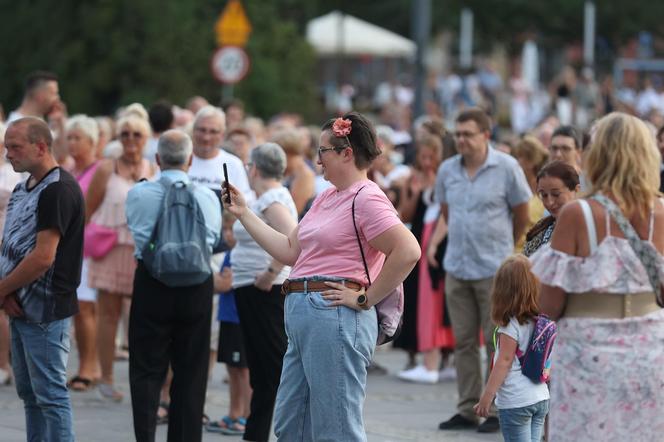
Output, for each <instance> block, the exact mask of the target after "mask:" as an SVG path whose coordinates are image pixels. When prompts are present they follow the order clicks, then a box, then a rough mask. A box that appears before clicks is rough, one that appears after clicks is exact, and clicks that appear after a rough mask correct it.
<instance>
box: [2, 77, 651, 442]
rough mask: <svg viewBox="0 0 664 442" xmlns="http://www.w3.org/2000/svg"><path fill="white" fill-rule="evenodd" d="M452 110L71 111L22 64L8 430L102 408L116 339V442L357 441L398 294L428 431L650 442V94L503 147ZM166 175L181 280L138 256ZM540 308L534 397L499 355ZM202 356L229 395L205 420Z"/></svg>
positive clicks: (150, 236)
mask: <svg viewBox="0 0 664 442" xmlns="http://www.w3.org/2000/svg"><path fill="white" fill-rule="evenodd" d="M572 76H573V75H572V73H570V72H567V73H566V75H565V76H562V77H561V78H565V79H567V82H568V83H569V84H568V83H565V82H561V87H562V86H563V85H566V86H565V87H568V89H569V88H571V85H572V84H573V85H574V87H575V88H576V89H574V93H573V94H572V95H574V96H575V97H584V94H582V93H581V92H583V91H581V92H579V91H577V89H578V88H580V87H581V86H580V84H581V83H583V81H586V80H587V81H586V83H587V82H589V81H591V80H592V79H591V78H589V77H588V74H587V73H583V75H582V76H583V78H585V80H579V81H578V82H577V81H576V80H575V82H572V80H570V78H572ZM485 77H486V78H485ZM485 77H482V78H484V80H482V81H483V82H487V84H491V85H493V86H494V88H493V89H492V90H496V88H497V87H498V86H497V84H499V83H497V82H496V81H494V80H495V78H494V79H493V80H492V78H493V77H491V76H490V75H487V76H485ZM586 77H588V78H586ZM448 80H449V81H448V83H449V84H450V85H453V84H455V82H454V81H452V80H453V79H448ZM478 81H479V80H478ZM462 83H463V82H462ZM478 84H484V83H482V82H480V83H478ZM448 86H449V85H448ZM517 86H518V85H516V84H515V85H513V87H514V88H517ZM588 87H589V88H590V86H588ZM590 89H593V90H594V87H592V88H590ZM471 92H472V91H468V93H467V94H466V95H468V99H470V98H472V97H475V96H476V94H473V93H471ZM457 93H458V94H459V93H461V92H459V91H457ZM567 93H568V94H570V93H571V92H570V91H569V90H568V91H567ZM598 93H599V92H598ZM448 95H449V94H447V95H441V96H445V97H447V96H448ZM559 95H561V96H566V95H565V94H563V93H562V92H560V94H559ZM586 95H587V94H586ZM464 96H465V95H464ZM481 96H484V95H482V94H479V95H477V97H481ZM452 97H454V95H452ZM462 98H463V97H462ZM579 99H580V98H579ZM403 100H404V98H403V97H402V98H401V101H403ZM459 100H461V98H459V96H457V97H456V98H452V101H451V103H457V102H459ZM639 102H640V101H639ZM464 103H465V104H464V105H463V106H461V107H455V105H453V104H450V105H449V106H447V107H446V106H441V107H440V109H444V111H445V113H444V114H443V112H442V111H436V112H430V113H429V114H428V115H426V116H424V117H423V118H420V119H418V120H416V121H414V122H412V123H411V122H410V117H409V116H408V113H407V112H405V111H403V109H404V103H400V102H399V100H397V97H396V96H395V97H393V100H388V101H387V102H386V103H383V104H384V106H383V107H382V108H381V110H382V112H380V113H379V114H377V115H374V116H371V117H369V116H367V115H364V114H360V113H358V112H347V113H344V114H343V115H340V116H338V118H333V119H330V120H328V121H326V122H324V123H323V125H322V126H321V128H320V129H319V128H317V127H312V126H307V125H305V123H304V120H303V118H302V117H301V116H299V115H295V114H288V113H284V114H280V115H276V116H274V117H273V118H272V119H270V120H269V121H268V122H264V121H263V120H261V119H259V118H256V117H252V116H248V115H245V112H244V106H243V104H242V103H241V102H240V101H237V100H236V101H232V102H229V103H227V104H226V105H225V106H224V108H223V109H222V108H219V107H216V106H213V105H210V104H209V103H208V102H207V100H205V99H204V98H202V97H193V98H192V99H190V100H189V101H188V102H187V103H186V105H185V106H183V107H179V106H175V105H173V104H171V103H168V102H166V101H159V102H156V103H154V104H152V105H151V106H150V107H149V108H147V109H146V108H145V107H144V106H143V105H141V104H139V103H134V104H130V105H128V106H126V107H123V108H121V109H119V110H118V111H117V113H116V115H115V116H114V117H113V118H111V117H107V116H103V117H102V116H99V117H91V116H86V115H73V116H68V115H67V113H66V107H65V106H64V104H63V102H62V100H61V99H60V97H59V94H58V82H57V76H55V75H54V74H52V73H48V72H35V73H34V74H32V75H31V76H30V77H29V78H28V79H27V81H26V90H25V97H24V100H23V102H22V104H21V105H20V107H18V108H17V109H16V110H15V111H13V112H12V113H11V114H10V115H9V118H8V119H7V121H6V122H4V123H0V147H2V148H3V150H4V152H5V153H3V155H1V156H0V222H2V223H5V225H4V229H3V230H2V232H3V238H2V247H1V248H0V276H1V277H2V279H0V304H1V305H2V310H0V384H2V385H9V384H10V383H14V384H15V385H16V388H17V391H18V394H19V397H20V398H21V399H22V400H23V401H24V402H25V408H26V421H27V428H28V437H29V438H34V439H35V440H73V430H72V423H71V422H72V410H71V406H70V402H69V395H70V394H76V392H81V391H88V390H90V389H96V391H97V392H98V394H99V395H100V396H101V397H102V398H103V399H105V400H109V401H115V402H121V401H123V400H124V394H125V393H124V392H122V391H121V390H120V389H119V388H117V387H116V385H115V383H114V376H113V369H114V361H115V360H116V359H117V358H119V357H123V351H126V350H128V352H129V355H128V357H129V370H130V373H129V377H130V387H131V403H132V410H133V419H134V431H135V436H136V439H137V440H140V441H151V440H154V437H155V428H156V425H158V424H161V423H168V424H169V429H168V439H169V440H172V441H177V440H188V441H189V440H200V439H201V435H202V430H203V429H205V430H206V431H210V432H217V433H222V434H236V435H237V434H240V435H243V437H244V439H245V440H255V441H264V440H268V439H269V437H270V432H271V427H272V425H273V424H274V431H275V433H276V435H277V437H278V438H279V439H280V440H284V441H287V440H301V439H311V440H330V441H341V440H343V441H354V440H357V441H362V440H366V435H365V432H364V424H363V419H362V406H363V402H364V397H365V389H366V384H367V377H368V374H369V373H371V372H374V371H380V367H379V366H377V365H376V363H375V362H373V361H372V360H373V356H374V349H375V347H376V341H377V339H378V335H379V332H380V327H379V324H377V321H376V315H377V310H376V306H377V305H378V304H379V303H380V301H381V300H383V299H385V298H386V297H387V296H388V295H389V294H390V293H391V292H392V291H393V290H395V288H397V287H398V286H399V284H401V283H402V282H403V288H404V295H405V296H404V308H403V324H402V327H401V329H400V334H398V335H397V336H396V337H395V340H394V342H393V344H390V345H392V346H393V347H394V348H396V349H400V350H403V351H404V360H405V364H404V365H405V367H404V369H403V371H401V372H400V373H398V378H399V379H401V380H402V381H406V382H417V383H426V384H433V383H437V382H443V381H454V382H456V385H457V388H458V404H457V412H456V413H455V414H454V415H453V416H451V417H449V418H448V419H446V420H444V421H443V422H441V423H440V424H439V429H440V430H443V431H445V430H459V429H477V431H480V432H496V431H500V430H502V433H503V436H504V438H505V440H507V441H521V440H533V441H534V440H540V439H541V436H542V434H543V433H545V432H546V433H547V440H551V441H564V440H598V441H599V440H602V441H606V440H623V439H625V438H627V437H632V438H634V437H636V436H635V435H637V436H638V437H637V440H655V439H657V437H658V436H657V435H658V434H659V433H661V431H662V430H663V429H664V428H663V427H664V420H662V419H661V418H658V413H657V411H658V409H659V408H660V407H659V406H660V405H662V401H663V400H664V399H662V395H661V394H660V393H661V384H662V383H663V382H664V372H663V371H662V370H664V369H663V368H661V367H664V364H663V363H664V350H662V349H660V348H659V346H658V345H657V342H658V339H660V338H661V337H662V336H661V335H662V334H663V333H664V324H663V322H662V321H664V317H663V316H662V315H663V314H664V312H662V310H661V309H660V305H662V304H663V303H662V302H661V294H660V291H661V288H660V285H661V283H662V282H664V258H663V257H662V253H663V252H664V230H663V229H664V224H663V223H662V219H664V206H663V205H662V204H663V203H662V202H661V200H660V190H661V182H662V180H661V178H662V176H661V174H662V172H661V171H662V170H664V167H662V166H661V165H662V164H663V163H662V160H661V158H662V154H661V150H662V149H663V148H664V121H662V122H658V120H657V118H653V115H654V113H653V112H655V111H657V109H656V106H655V105H654V104H653V106H655V107H653V108H649V109H648V111H647V112H646V113H645V114H644V113H643V112H642V111H641V110H639V106H638V102H637V105H635V106H633V107H631V108H630V107H627V106H624V107H614V108H606V109H600V108H599V107H593V112H589V113H588V114H587V115H583V116H574V117H573V118H572V117H570V118H569V119H568V120H565V118H561V112H563V113H564V112H565V110H562V111H561V110H560V106H557V105H556V106H552V107H550V110H551V112H550V113H543V114H542V115H541V117H540V118H539V121H537V122H535V123H534V124H527V125H523V126H521V127H520V128H515V127H514V125H515V121H516V122H518V120H515V118H518V115H519V114H518V112H517V113H516V114H513V119H512V123H511V125H512V128H511V129H510V130H511V133H512V134H513V135H512V137H511V138H510V139H506V138H504V137H501V136H500V132H498V131H497V130H496V124H495V119H492V115H491V111H492V109H493V108H492V106H491V105H490V103H491V97H490V96H488V98H487V97H486V96H485V97H484V99H479V98H478V101H477V102H474V101H473V102H472V103H470V102H465V101H464ZM653 103H654V102H653ZM443 104H445V103H443ZM448 104H449V103H448ZM476 105H480V106H482V107H483V108H480V107H477V106H476ZM562 107H563V108H564V105H563V106H562ZM588 109H589V108H588ZM615 109H621V110H623V111H624V112H609V111H611V110H615ZM573 110H575V112H576V110H577V107H576V106H575V107H573ZM448 111H449V112H450V114H448V113H447V112H448ZM639 112H640V115H639ZM605 113H606V115H604V114H605ZM633 114H637V115H636V116H635V115H633ZM450 115H453V117H450ZM515 115H517V117H515ZM573 115H577V114H573ZM531 116H532V115H529V117H531ZM450 118H452V122H451V123H450ZM563 123H567V124H563ZM658 147H659V148H658ZM225 171H227V176H225V175H224V173H225ZM178 183H179V185H180V186H182V187H184V188H186V189H191V195H192V198H193V199H192V201H195V204H194V203H191V204H194V206H195V207H197V208H199V209H200V210H199V212H200V213H198V217H194V218H191V219H190V221H191V223H189V224H191V225H194V226H198V227H199V228H200V229H199V232H198V233H199V234H200V235H199V236H200V241H199V242H200V244H199V246H198V250H199V253H201V254H202V256H205V257H207V258H209V259H207V261H209V262H206V264H205V267H206V268H207V270H209V272H210V273H209V277H208V276H206V277H205V278H202V279H197V280H195V281H194V280H192V281H189V282H187V283H186V284H184V285H182V284H178V283H177V282H175V283H174V282H173V280H172V278H170V276H169V275H166V276H164V275H162V274H159V273H158V272H156V270H155V269H154V267H153V266H154V264H153V261H152V259H153V258H152V257H153V255H154V253H157V252H158V251H157V250H156V243H157V239H156V233H155V232H157V230H158V229H157V228H158V227H159V226H162V225H163V223H162V219H163V217H164V211H165V207H166V202H168V201H171V200H170V199H169V198H170V192H171V191H173V190H170V189H172V188H173V189H174V188H176V187H177V186H176V184H178ZM170 186H173V187H170ZM35 190H37V191H35ZM173 192H174V191H173ZM581 196H583V198H581ZM183 207H188V206H186V205H183ZM182 210H185V209H182ZM177 213H178V214H181V213H182V215H181V216H185V214H186V213H188V212H186V213H185V212H177ZM173 216H175V215H173ZM178 216H180V215H178ZM190 216H191V215H190ZM5 219H6V221H5ZM159 228H161V227H159ZM195 233H196V232H194V233H192V234H195ZM187 253H194V252H190V251H187ZM196 256H198V255H196ZM190 261H195V260H190ZM363 264H364V265H363ZM171 272H174V270H171ZM176 273H177V272H176ZM176 273H174V274H176ZM541 315H547V317H548V318H551V319H552V320H555V321H556V322H557V329H558V335H557V339H556V341H555V345H554V350H553V353H552V357H551V361H552V367H553V368H552V372H551V381H550V384H547V383H533V382H532V381H531V380H530V379H528V378H527V377H525V376H524V375H523V374H522V368H523V366H522V360H521V359H520V357H519V356H518V355H520V354H523V353H525V352H526V350H527V349H528V347H529V344H530V341H531V338H532V335H533V330H534V328H535V325H536V322H537V320H538V318H540V317H541ZM35 327H37V328H35ZM72 327H73V331H74V336H75V343H76V348H77V351H78V368H77V371H76V373H75V374H74V375H73V376H70V377H69V378H67V376H66V365H67V355H68V346H69V329H70V328H72ZM40 328H41V329H42V330H45V331H47V333H46V334H45V335H44V334H41V335H39V334H38V333H37V330H39V329H40ZM10 329H11V330H10ZM40 340H42V341H40ZM40 342H43V343H45V347H44V346H43V347H39V345H38V344H39V343H40ZM482 347H484V349H485V351H486V355H487V361H486V366H485V367H482V357H481V351H480V350H481V348H482ZM39 348H46V350H44V351H43V352H42V351H39V350H38V349H39ZM216 362H221V363H224V364H225V365H226V368H227V381H228V383H229V395H230V407H229V410H228V414H227V415H225V416H223V417H220V418H216V417H214V418H213V419H210V418H208V417H207V416H206V415H205V412H204V407H205V391H206V388H207V384H208V382H209V381H210V379H209V373H211V370H210V367H212V364H214V363H216ZM376 369H378V370H376ZM212 381H213V382H216V381H217V380H212ZM53 404H56V405H53ZM330 404H337V405H338V406H335V407H330ZM637 404H638V405H637ZM547 415H548V416H549V417H548V425H547V428H546V429H545V424H544V423H545V417H546V416H547ZM480 418H484V419H483V420H480Z"/></svg>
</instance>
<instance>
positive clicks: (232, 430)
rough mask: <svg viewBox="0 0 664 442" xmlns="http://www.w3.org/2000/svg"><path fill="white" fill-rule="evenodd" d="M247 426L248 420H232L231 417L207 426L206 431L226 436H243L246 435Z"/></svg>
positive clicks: (225, 417)
mask: <svg viewBox="0 0 664 442" xmlns="http://www.w3.org/2000/svg"><path fill="white" fill-rule="evenodd" d="M245 425H247V420H246V419H245V418H243V417H239V418H237V419H231V418H230V416H224V417H222V418H221V420H220V421H215V422H210V423H209V424H207V425H205V431H208V432H210V433H221V434H226V435H242V434H244V428H245Z"/></svg>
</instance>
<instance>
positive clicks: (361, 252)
mask: <svg viewBox="0 0 664 442" xmlns="http://www.w3.org/2000/svg"><path fill="white" fill-rule="evenodd" d="M362 189H364V186H362V187H360V190H362ZM360 190H358V191H357V193H355V196H354V197H353V205H352V207H351V213H352V216H353V227H354V228H355V237H356V238H357V245H358V246H360V254H361V255H362V264H364V271H365V272H366V274H367V280H368V281H369V285H371V276H369V267H367V260H366V258H365V257H364V249H363V248H362V241H360V232H358V231H357V224H356V223H355V198H357V195H358V194H359V193H360Z"/></svg>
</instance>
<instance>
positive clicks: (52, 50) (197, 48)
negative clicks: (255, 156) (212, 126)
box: [0, 0, 315, 117]
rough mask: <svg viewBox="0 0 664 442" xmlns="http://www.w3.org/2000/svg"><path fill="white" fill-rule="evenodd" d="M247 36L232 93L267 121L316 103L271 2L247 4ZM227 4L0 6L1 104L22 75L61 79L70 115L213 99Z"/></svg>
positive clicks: (119, 0)
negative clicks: (219, 31) (243, 74)
mask: <svg viewBox="0 0 664 442" xmlns="http://www.w3.org/2000/svg"><path fill="white" fill-rule="evenodd" d="M244 3H245V7H246V8H247V10H248V15H249V19H250V20H251V21H252V25H253V28H254V32H253V34H252V35H251V37H250V42H249V46H248V48H247V50H248V52H249V55H250V57H251V60H252V71H251V73H250V75H249V77H248V78H247V79H246V80H244V81H243V82H242V84H241V85H240V86H239V87H238V88H236V91H237V95H238V96H239V97H240V98H242V99H245V100H246V101H247V105H248V107H249V110H250V111H255V112H257V113H258V114H259V115H261V116H264V117H267V116H269V115H271V114H273V113H275V112H277V111H279V110H282V109H286V110H295V109H303V110H308V109H311V108H312V107H313V105H314V103H315V102H314V94H313V92H312V91H313V90H314V89H313V81H314V79H313V77H312V76H311V75H310V71H311V69H312V66H313V63H314V58H313V54H312V52H311V50H310V48H309V47H308V46H307V44H306V43H305V42H304V39H303V36H302V35H301V34H299V33H298V32H296V27H295V26H294V25H293V24H292V23H291V22H289V21H287V20H282V19H280V18H279V16H278V9H276V8H275V7H274V6H270V5H269V2H261V1H259V0H248V1H247V0H245V2H244ZM224 4H225V2H218V3H217V2H215V3H213V2H210V1H205V0H188V1H179V0H87V1H85V2H83V1H80V0H60V1H59V2H52V1H49V0H22V1H19V2H16V1H9V0H0V16H2V17H3V26H2V27H0V41H3V42H9V44H3V45H2V49H0V54H1V55H2V63H0V78H2V79H3V80H2V82H0V102H1V103H4V105H5V107H6V108H14V107H16V106H18V104H19V103H20V100H21V97H22V94H23V84H22V83H23V79H24V77H25V76H26V75H27V73H29V72H30V71H33V70H36V69H47V70H52V71H54V72H56V73H57V74H58V75H59V77H60V89H61V95H62V96H63V99H64V100H65V101H66V103H67V105H68V107H69V112H70V113H77V112H85V113H89V114H99V113H110V112H113V111H114V110H115V109H116V108H117V107H118V106H120V105H124V104H127V103H130V102H133V101H139V102H142V103H144V104H146V105H149V104H150V103H152V102H153V101H155V100H157V99H159V98H167V99H170V100H172V101H173V102H175V103H183V102H184V101H185V100H186V99H187V97H190V96H192V95H203V96H206V97H208V98H209V99H210V101H211V102H216V103H218V102H219V101H220V98H221V85H220V84H218V83H217V82H216V81H215V80H214V79H213V77H212V74H211V71H210V58H211V57H212V54H213V52H214V50H215V48H216V42H215V38H214V29H213V28H214V23H215V21H216V20H217V18H218V16H219V14H220V13H221V11H222V9H223V6H224Z"/></svg>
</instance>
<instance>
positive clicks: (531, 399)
mask: <svg viewBox="0 0 664 442" xmlns="http://www.w3.org/2000/svg"><path fill="white" fill-rule="evenodd" d="M534 328H535V323H534V322H533V321H527V322H526V323H525V324H519V322H518V321H517V320H516V318H510V322H509V324H507V326H505V327H498V333H503V334H505V335H507V336H509V337H511V338H512V339H514V340H515V341H516V342H517V345H518V349H519V350H521V351H522V352H523V353H525V352H526V349H527V348H528V344H529V342H530V336H531V334H532V333H533V329H534ZM496 339H498V336H496ZM499 354H500V348H497V349H496V354H495V356H494V359H493V362H494V364H495V363H496V361H497V360H498V355H499ZM547 399H549V388H548V387H547V385H546V384H545V383H541V384H535V383H534V382H533V381H531V380H530V379H528V378H527V377H526V376H525V375H524V374H523V373H521V363H520V362H519V358H517V357H516V355H515V356H514V360H513V361H512V368H510V371H509V373H507V377H506V378H505V382H503V385H502V386H501V387H500V389H498V392H497V393H496V407H497V408H498V409H500V410H503V409H506V408H521V407H527V406H529V405H533V404H536V403H538V402H541V401H544V400H547Z"/></svg>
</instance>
